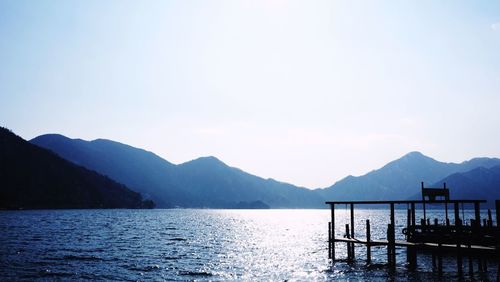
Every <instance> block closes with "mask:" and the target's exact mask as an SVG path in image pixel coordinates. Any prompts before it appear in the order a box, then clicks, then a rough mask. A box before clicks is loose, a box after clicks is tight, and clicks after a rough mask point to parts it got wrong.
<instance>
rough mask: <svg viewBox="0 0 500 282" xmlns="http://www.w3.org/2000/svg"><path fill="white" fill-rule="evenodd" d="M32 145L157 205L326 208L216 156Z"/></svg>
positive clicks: (305, 192) (57, 139) (110, 144)
mask: <svg viewBox="0 0 500 282" xmlns="http://www.w3.org/2000/svg"><path fill="white" fill-rule="evenodd" d="M31 142H32V143H33V144H36V145H38V146H41V147H44V148H47V149H49V150H52V151H54V152H55V153H56V154H58V155H60V156H61V157H63V158H65V159H67V160H69V161H71V162H74V163H76V164H78V165H82V166H84V167H86V168H88V169H91V170H95V171H97V172H99V173H101V174H104V175H107V176H109V177H110V178H112V179H115V180H116V181H118V182H121V183H124V184H125V185H127V186H129V187H131V188H132V189H134V190H135V191H138V192H140V193H142V194H143V195H144V196H145V197H148V198H150V199H152V200H154V201H155V203H156V204H157V206H158V207H192V208H232V207H235V206H238V205H241V204H240V203H251V202H255V201H260V202H262V203H263V204H265V205H269V206H270V207H272V208H315V207H316V208H317V207H324V199H323V198H322V197H321V196H320V195H318V193H316V192H314V191H312V190H309V189H305V188H301V187H296V186H293V185H291V184H287V183H282V182H278V181H275V180H272V179H263V178H260V177H257V176H254V175H251V174H248V173H246V172H244V171H242V170H240V169H237V168H233V167H229V166H227V165H226V164H224V163H223V162H221V161H220V160H218V159H217V158H215V157H203V158H199V159H196V160H192V161H189V162H186V163H183V164H180V165H174V164H172V163H170V162H168V161H166V160H164V159H162V158H160V157H158V156H157V155H155V154H153V153H151V152H148V151H145V150H142V149H137V148H133V147H131V146H128V145H125V144H121V143H118V142H114V141H110V140H103V139H98V140H94V141H83V140H80V139H69V138H67V137H65V136H62V135H55V134H49V135H42V136H39V137H36V138H34V139H33V140H31Z"/></svg>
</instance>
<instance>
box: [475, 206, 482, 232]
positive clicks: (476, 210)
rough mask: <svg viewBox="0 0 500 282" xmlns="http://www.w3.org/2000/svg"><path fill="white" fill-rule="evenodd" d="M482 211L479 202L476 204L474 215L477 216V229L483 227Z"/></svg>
mask: <svg viewBox="0 0 500 282" xmlns="http://www.w3.org/2000/svg"><path fill="white" fill-rule="evenodd" d="M480 212H481V210H480V206H479V202H474V214H475V225H476V226H475V227H479V226H480V225H481V213H480Z"/></svg>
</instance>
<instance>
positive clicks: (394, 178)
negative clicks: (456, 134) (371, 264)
mask: <svg viewBox="0 0 500 282" xmlns="http://www.w3.org/2000/svg"><path fill="white" fill-rule="evenodd" d="M495 165H500V159H496V158H475V159H472V160H470V161H465V162H462V163H459V164H457V163H444V162H439V161H436V160H434V159H432V158H430V157H427V156H425V155H423V154H422V153H420V152H411V153H408V154H406V155H404V156H403V157H401V158H399V159H397V160H395V161H392V162H390V163H388V164H386V165H385V166H383V167H382V168H380V169H377V170H374V171H371V172H369V173H367V174H365V175H363V176H358V177H355V176H348V177H346V178H344V179H342V180H340V181H338V182H337V183H335V184H334V185H332V186H330V187H328V188H326V189H319V190H318V192H319V193H320V194H321V195H322V196H323V197H324V198H326V199H332V200H333V199H334V200H397V199H407V198H408V197H411V196H414V195H417V194H418V195H420V182H421V181H424V182H425V183H435V182H438V181H440V180H442V179H443V178H445V177H447V176H449V175H450V174H453V173H458V172H466V171H469V170H471V169H474V168H477V167H481V166H482V167H486V168H490V167H493V166H495ZM439 186H442V183H441V184H440V185H439ZM452 196H453V194H452Z"/></svg>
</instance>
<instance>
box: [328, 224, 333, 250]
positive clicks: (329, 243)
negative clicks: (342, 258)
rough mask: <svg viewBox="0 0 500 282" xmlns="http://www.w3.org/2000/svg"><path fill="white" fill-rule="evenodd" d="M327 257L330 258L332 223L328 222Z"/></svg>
mask: <svg viewBox="0 0 500 282" xmlns="http://www.w3.org/2000/svg"><path fill="white" fill-rule="evenodd" d="M328 258H329V259H331V258H332V223H331V222H328Z"/></svg>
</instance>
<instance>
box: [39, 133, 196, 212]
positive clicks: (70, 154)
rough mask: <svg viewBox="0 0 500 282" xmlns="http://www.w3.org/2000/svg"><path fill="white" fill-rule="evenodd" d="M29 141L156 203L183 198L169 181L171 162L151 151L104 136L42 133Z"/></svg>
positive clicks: (171, 203)
mask: <svg viewBox="0 0 500 282" xmlns="http://www.w3.org/2000/svg"><path fill="white" fill-rule="evenodd" d="M30 142H31V143H33V144H35V145H38V146H40V147H43V148H46V149H49V150H51V151H53V152H55V153H56V154H58V155H59V156H61V157H62V158H64V159H66V160H69V161H71V162H73V163H75V164H78V165H81V166H83V167H86V168H87V169H91V170H94V171H97V172H99V173H101V174H104V175H107V176H109V177H110V178H112V179H114V180H116V181H118V182H120V183H124V184H125V185H127V186H129V187H134V189H135V191H138V192H140V193H141V194H142V195H143V196H144V197H145V198H147V199H152V200H154V201H155V203H156V205H157V206H158V207H173V206H177V205H181V204H182V203H183V202H184V201H183V200H186V199H187V197H186V195H185V193H184V191H182V190H179V189H177V188H176V186H175V185H173V183H172V181H171V180H172V179H173V176H172V174H173V173H174V172H173V169H174V167H175V165H173V164H171V163H170V162H168V161H166V160H164V159H162V158H160V157H159V156H157V155H155V154H154V153H152V152H148V151H145V150H142V149H137V148H134V147H132V146H129V145H125V144H122V143H118V142H114V141H110V140H105V139H97V140H94V141H90V142H89V141H84V140H81V139H69V138H67V137H65V136H63V135H58V134H47V135H42V136H39V137H36V138H34V139H32V140H31V141H30ZM177 200H178V201H177Z"/></svg>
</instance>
